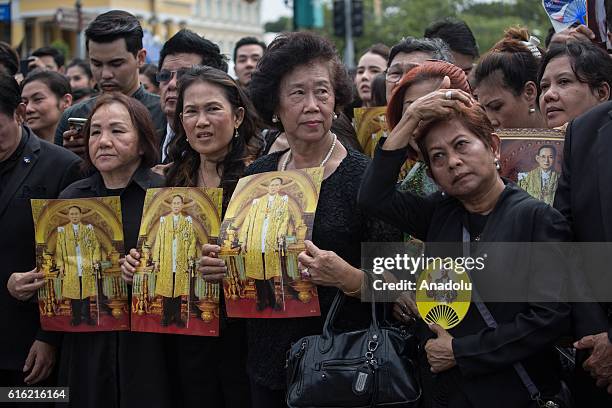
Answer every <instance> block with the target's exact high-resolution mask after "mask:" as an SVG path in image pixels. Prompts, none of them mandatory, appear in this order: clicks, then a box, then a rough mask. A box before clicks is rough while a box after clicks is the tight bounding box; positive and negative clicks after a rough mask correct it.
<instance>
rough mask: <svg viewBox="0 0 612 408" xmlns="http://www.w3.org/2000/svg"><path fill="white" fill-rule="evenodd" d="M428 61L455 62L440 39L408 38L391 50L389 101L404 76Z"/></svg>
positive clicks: (388, 64) (387, 74)
mask: <svg viewBox="0 0 612 408" xmlns="http://www.w3.org/2000/svg"><path fill="white" fill-rule="evenodd" d="M428 59H435V60H442V61H448V62H453V56H452V54H451V52H450V49H449V48H448V46H447V45H446V43H445V42H444V41H442V40H440V39H438V38H434V39H429V38H412V37H408V38H405V39H403V40H402V41H400V42H399V43H397V44H395V45H394V46H393V48H391V52H390V53H389V60H388V62H387V71H386V80H387V101H390V100H391V96H392V95H393V91H394V90H395V88H396V87H397V84H398V83H399V81H400V80H401V79H402V77H403V76H404V74H405V73H406V72H408V71H410V69H411V68H414V67H416V66H417V65H419V64H421V63H423V62H425V61H427V60H428Z"/></svg>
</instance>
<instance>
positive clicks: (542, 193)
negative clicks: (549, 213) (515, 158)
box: [518, 167, 559, 205]
mask: <svg viewBox="0 0 612 408" xmlns="http://www.w3.org/2000/svg"><path fill="white" fill-rule="evenodd" d="M540 172H541V170H540V168H539V167H537V168H535V169H533V170H531V171H530V172H529V173H527V175H526V176H525V178H523V179H522V180H520V181H519V182H518V185H519V187H520V188H522V189H523V190H525V191H526V192H528V193H529V194H530V195H531V196H532V197H535V198H537V199H538V200H542V201H544V202H545V203H546V204H550V205H552V204H553V201H554V200H555V191H557V181H558V180H559V173H557V172H556V171H554V170H551V171H550V177H549V178H548V183H547V185H546V186H544V187H545V188H542V175H541V174H540Z"/></svg>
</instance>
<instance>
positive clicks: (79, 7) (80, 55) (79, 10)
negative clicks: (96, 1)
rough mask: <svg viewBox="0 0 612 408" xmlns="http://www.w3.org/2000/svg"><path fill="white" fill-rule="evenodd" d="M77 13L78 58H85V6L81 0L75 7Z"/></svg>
mask: <svg viewBox="0 0 612 408" xmlns="http://www.w3.org/2000/svg"><path fill="white" fill-rule="evenodd" d="M74 8H75V9H76V13H77V57H78V58H81V59H83V58H85V41H84V38H83V5H82V4H81V0H76V3H75V5H74Z"/></svg>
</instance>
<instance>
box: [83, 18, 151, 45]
mask: <svg viewBox="0 0 612 408" xmlns="http://www.w3.org/2000/svg"><path fill="white" fill-rule="evenodd" d="M142 36H143V31H142V27H141V26H140V22H139V21H138V19H137V18H136V17H135V16H134V15H133V14H130V13H128V12H127V11H123V10H111V11H107V12H106V13H102V14H100V15H99V16H98V17H96V18H95V20H94V21H92V22H91V23H90V24H89V26H87V29H86V30H85V45H86V47H87V51H89V41H93V42H97V43H109V42H113V41H115V40H118V39H120V38H123V39H124V40H125V47H126V49H127V50H128V52H130V53H131V54H133V55H134V56H136V54H138V51H140V50H141V49H142Z"/></svg>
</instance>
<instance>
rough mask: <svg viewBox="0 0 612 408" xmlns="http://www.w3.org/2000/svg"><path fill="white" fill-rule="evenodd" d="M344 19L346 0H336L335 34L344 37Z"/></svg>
mask: <svg viewBox="0 0 612 408" xmlns="http://www.w3.org/2000/svg"><path fill="white" fill-rule="evenodd" d="M345 24H346V20H345V19H344V0H334V35H335V36H336V37H344V34H345V32H346V27H345V26H344V25H345Z"/></svg>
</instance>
